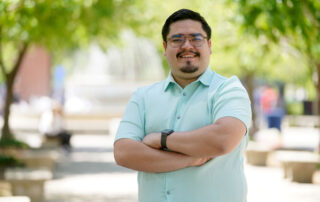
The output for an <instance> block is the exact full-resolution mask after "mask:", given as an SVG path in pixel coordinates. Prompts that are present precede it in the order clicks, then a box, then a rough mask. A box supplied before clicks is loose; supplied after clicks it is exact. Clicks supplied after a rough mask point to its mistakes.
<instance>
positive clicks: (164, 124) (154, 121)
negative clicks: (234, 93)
mask: <svg viewBox="0 0 320 202" xmlns="http://www.w3.org/2000/svg"><path fill="white" fill-rule="evenodd" d="M210 105H212V101H211V100H210V99H209V98H208V92H207V91H206V90H202V91H195V92H193V93H188V92H181V93H176V94H173V93H163V94H161V95H160V96H150V97H146V99H145V106H146V110H145V132H146V134H149V133H151V132H159V131H161V130H163V129H167V128H168V129H174V130H176V131H188V130H194V129H197V128H200V127H203V126H205V125H208V124H210V123H212V115H211V107H210Z"/></svg>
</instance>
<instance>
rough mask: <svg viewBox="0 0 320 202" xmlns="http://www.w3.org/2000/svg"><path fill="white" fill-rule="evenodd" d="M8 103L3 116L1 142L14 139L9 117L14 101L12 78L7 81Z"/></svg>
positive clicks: (6, 102)
mask: <svg viewBox="0 0 320 202" xmlns="http://www.w3.org/2000/svg"><path fill="white" fill-rule="evenodd" d="M6 84H7V85H6V101H5V105H4V114H3V126H2V130H1V134H2V136H1V140H3V139H13V138H14V137H13V134H12V133H11V130H10V126H9V116H10V105H11V103H12V101H13V84H14V77H12V76H10V77H8V78H7V81H6Z"/></svg>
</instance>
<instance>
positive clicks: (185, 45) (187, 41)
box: [181, 39, 193, 48]
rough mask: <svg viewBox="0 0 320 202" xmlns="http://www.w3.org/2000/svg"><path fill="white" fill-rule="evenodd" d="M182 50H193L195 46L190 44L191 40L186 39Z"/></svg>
mask: <svg viewBox="0 0 320 202" xmlns="http://www.w3.org/2000/svg"><path fill="white" fill-rule="evenodd" d="M181 48H193V45H192V44H191V43H190V40H189V39H185V40H184V42H183V44H182V45H181Z"/></svg>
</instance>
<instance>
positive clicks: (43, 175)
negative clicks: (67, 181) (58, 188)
mask: <svg viewBox="0 0 320 202" xmlns="http://www.w3.org/2000/svg"><path fill="white" fill-rule="evenodd" d="M4 177H5V181H7V182H9V183H10V184H11V187H12V194H13V195H17V196H28V197H30V199H31V201H32V202H43V201H44V183H45V182H46V181H47V180H50V179H52V172H51V171H50V170H48V169H33V168H10V169H7V170H6V171H5V175H4Z"/></svg>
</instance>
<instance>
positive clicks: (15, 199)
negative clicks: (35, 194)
mask: <svg viewBox="0 0 320 202" xmlns="http://www.w3.org/2000/svg"><path fill="white" fill-rule="evenodd" d="M0 202H30V198H29V197H27V196H7V197H0Z"/></svg>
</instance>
